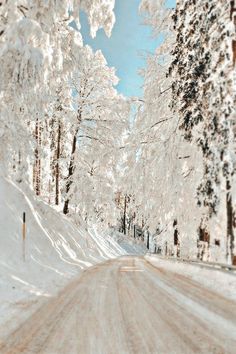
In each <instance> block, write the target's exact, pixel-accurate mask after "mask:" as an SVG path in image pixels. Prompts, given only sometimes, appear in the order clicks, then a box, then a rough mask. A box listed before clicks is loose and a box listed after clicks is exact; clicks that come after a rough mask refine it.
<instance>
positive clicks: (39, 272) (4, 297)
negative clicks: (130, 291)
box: [0, 176, 126, 336]
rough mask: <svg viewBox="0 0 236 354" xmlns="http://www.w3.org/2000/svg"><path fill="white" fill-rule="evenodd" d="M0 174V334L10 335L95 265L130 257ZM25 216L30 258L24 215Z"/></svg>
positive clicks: (108, 241) (110, 241)
mask: <svg viewBox="0 0 236 354" xmlns="http://www.w3.org/2000/svg"><path fill="white" fill-rule="evenodd" d="M20 186H21V185H19V184H15V183H13V182H12V181H10V180H8V179H6V178H4V177H3V176H0V304H1V307H0V334H1V336H2V335H3V336H4V335H5V334H7V333H8V332H9V331H12V330H13V329H14V328H15V326H16V325H19V323H20V322H21V321H23V320H24V319H25V318H27V317H28V316H29V315H30V314H31V313H32V312H34V311H35V310H36V308H37V307H39V306H40V305H41V304H42V302H43V301H45V300H47V299H48V298H50V297H52V296H54V295H56V294H57V292H58V291H59V290H60V289H61V288H63V287H64V286H65V285H66V284H67V283H68V282H69V281H70V280H71V279H72V278H73V277H75V276H78V275H79V274H80V273H81V272H82V271H83V270H84V269H87V268H88V267H90V266H91V265H94V264H96V263H98V262H101V261H104V260H106V259H108V258H113V257H116V256H119V255H124V254H126V251H125V250H124V249H123V248H121V247H120V246H119V245H118V244H117V243H116V242H115V240H114V239H113V238H111V237H109V236H106V239H105V238H104V237H102V236H100V235H99V234H98V233H97V232H96V230H89V231H86V230H85V228H84V227H83V225H81V227H80V228H77V227H76V226H74V225H73V224H72V223H71V222H70V221H68V219H67V218H66V217H64V215H62V214H59V213H58V212H57V211H56V210H54V209H53V208H52V207H50V206H48V205H46V204H45V203H44V202H42V201H39V200H37V199H36V198H34V196H33V193H32V191H31V190H29V189H27V187H26V186H24V187H20ZM23 212H25V213H26V258H25V261H24V260H23V250H22V214H23Z"/></svg>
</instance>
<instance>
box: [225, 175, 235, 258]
mask: <svg viewBox="0 0 236 354" xmlns="http://www.w3.org/2000/svg"><path fill="white" fill-rule="evenodd" d="M226 190H227V193H226V213H227V244H226V260H227V261H228V262H230V263H231V264H232V261H233V256H234V230H233V205H232V195H231V185H230V181H229V180H226Z"/></svg>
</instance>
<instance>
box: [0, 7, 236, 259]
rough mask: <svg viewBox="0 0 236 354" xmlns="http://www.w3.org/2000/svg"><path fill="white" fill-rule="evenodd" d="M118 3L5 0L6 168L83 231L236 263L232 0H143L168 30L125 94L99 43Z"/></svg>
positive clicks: (1, 161)
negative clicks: (133, 91)
mask: <svg viewBox="0 0 236 354" xmlns="http://www.w3.org/2000/svg"><path fill="white" fill-rule="evenodd" d="M113 9H114V0H109V1H105V0H89V1H86V0H81V1H75V0H71V1H66V0H60V1H41V0H34V1H29V0H17V1H7V0H2V1H0V18H1V21H0V66H1V71H0V100H1V105H0V167H1V174H2V175H4V176H7V177H8V178H10V179H11V180H12V181H14V182H15V183H17V184H18V185H19V186H22V185H27V186H29V187H30V188H31V190H32V193H34V194H35V196H36V197H37V198H38V199H39V200H41V201H43V202H44V203H46V204H47V205H50V206H51V207H53V208H54V209H55V210H56V211H57V212H58V213H61V214H64V215H66V217H67V218H68V219H69V220H70V221H71V222H72V223H73V224H75V225H76V226H77V227H78V228H79V227H80V225H81V220H82V221H83V222H84V223H85V224H86V225H87V227H88V228H89V227H90V226H91V225H93V226H94V225H96V227H97V228H98V230H111V232H120V233H123V234H124V235H125V237H127V238H129V239H132V242H134V243H135V242H138V243H142V242H143V243H145V244H146V246H147V248H148V249H149V250H150V252H153V253H161V254H162V255H169V256H174V257H182V258H190V259H200V260H204V261H216V262H227V263H229V264H236V253H235V241H234V234H235V228H236V180H235V173H236V156H235V154H236V140H235V135H236V126H235V124H236V119H235V118H236V117H235V96H236V73H235V64H236V33H235V29H236V4H235V1H223V0H211V1H207V0H202V1H201V2H200V3H199V2H198V1H195V0H189V1H182V0H179V1H177V3H176V7H175V8H172V7H170V6H168V4H167V2H166V1H165V0H159V1H152V0H142V1H140V7H139V11H140V13H141V15H142V19H143V23H144V24H145V25H147V26H151V27H152V32H153V36H156V37H157V36H159V35H160V34H161V35H162V38H163V41H162V43H161V45H159V46H158V47H157V48H156V50H155V52H154V53H149V54H148V55H147V57H146V67H145V68H143V69H142V70H141V72H140V75H142V77H143V79H144V87H143V91H144V94H143V97H142V98H140V97H132V98H130V97H125V96H124V95H122V94H120V93H119V92H118V90H117V89H116V86H117V84H118V81H119V78H118V77H117V74H116V70H115V68H113V67H109V66H108V64H107V61H106V58H105V56H104V55H103V53H102V52H101V51H100V50H97V51H94V50H93V49H92V48H91V47H90V46H88V45H84V43H83V38H82V35H81V33H80V28H81V25H80V18H79V15H80V11H84V12H85V13H86V15H87V17H88V21H89V24H90V31H91V36H92V37H95V36H96V32H97V31H98V30H99V29H101V28H103V29H104V31H105V32H106V34H107V36H110V35H111V33H112V28H113V26H114V24H115V15H114V11H113Z"/></svg>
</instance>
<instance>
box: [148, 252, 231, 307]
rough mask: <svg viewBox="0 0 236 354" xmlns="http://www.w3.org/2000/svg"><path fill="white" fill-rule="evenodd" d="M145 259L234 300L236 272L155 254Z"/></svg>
mask: <svg viewBox="0 0 236 354" xmlns="http://www.w3.org/2000/svg"><path fill="white" fill-rule="evenodd" d="M145 259H146V260H147V261H148V262H149V263H151V264H152V265H154V266H155V267H158V268H159V269H164V270H165V271H169V272H170V273H176V274H180V275H182V276H187V277H188V278H190V279H192V280H193V281H195V282H196V283H199V286H202V285H203V286H204V287H206V288H208V289H211V290H213V291H214V292H215V293H217V294H219V295H222V296H224V297H226V298H228V299H231V300H234V301H236V274H235V273H231V272H229V271H222V270H218V269H215V268H212V269H210V268H209V269H206V268H202V267H200V266H199V265H197V264H196V265H194V264H188V263H182V262H178V261H177V260H176V261H175V260H173V259H172V260H168V259H162V258H160V257H159V256H156V255H146V256H145Z"/></svg>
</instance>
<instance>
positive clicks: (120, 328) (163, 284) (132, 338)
mask: <svg viewBox="0 0 236 354" xmlns="http://www.w3.org/2000/svg"><path fill="white" fill-rule="evenodd" d="M235 348H236V303H235V302H234V301H233V300H229V299H226V298H224V297H223V296H221V295H220V294H216V293H215V292H213V291H211V290H209V289H207V288H205V287H203V286H202V285H200V284H199V283H196V282H195V281H193V280H191V279H190V278H188V277H186V276H183V275H180V274H177V273H174V272H171V271H170V270H165V269H164V268H161V267H160V268H159V267H154V266H153V265H151V264H150V263H149V262H148V261H147V260H145V259H144V258H141V257H140V258H139V257H122V258H118V259H115V260H110V261H107V262H105V263H102V264H100V265H97V266H94V267H92V268H91V269H89V270H87V271H85V272H84V273H83V275H82V276H81V277H80V278H79V279H78V280H77V281H74V282H73V283H71V284H70V285H69V286H68V287H67V288H65V289H64V290H63V291H62V292H61V293H60V295H59V296H58V297H56V298H53V299H51V300H50V301H49V302H48V303H46V304H44V305H43V307H42V308H40V309H39V310H38V311H37V312H36V313H34V314H33V315H32V316H31V317H30V318H29V319H28V320H27V321H26V322H25V323H24V324H22V325H21V326H20V327H19V328H18V329H17V330H16V331H15V332H14V333H12V334H11V335H10V336H9V337H8V338H5V339H4V340H3V339H2V342H1V343H0V353H2V354H3V353H27V354H30V353H42V354H74V353H81V354H87V353H91V354H99V353H101V354H112V353H114V354H123V353H135V354H137V353H142V354H144V353H158V354H162V353H166V354H172V353H173V354H178V353H180V354H190V353H207V354H209V353H215V354H216V353H219V354H220V353H221V354H224V353H235V352H236V349H235Z"/></svg>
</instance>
